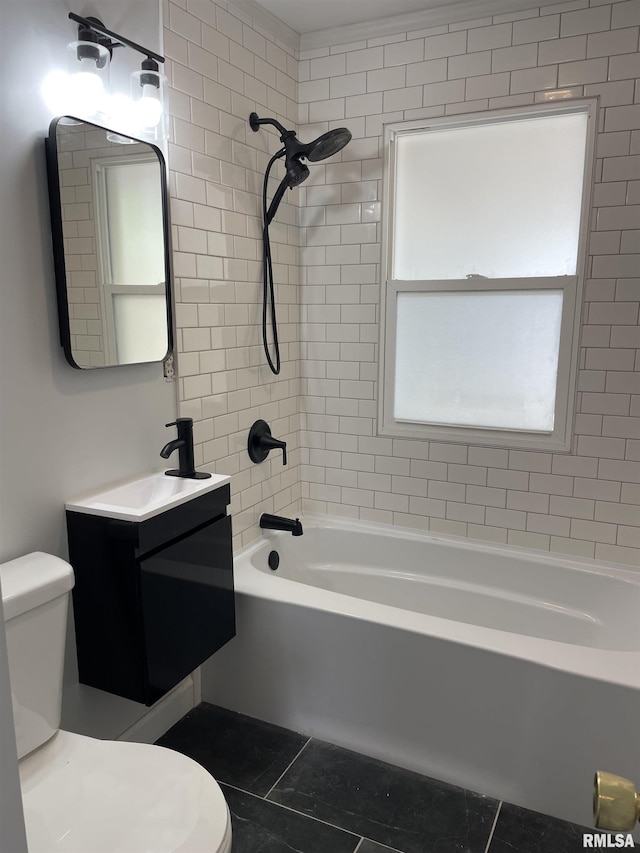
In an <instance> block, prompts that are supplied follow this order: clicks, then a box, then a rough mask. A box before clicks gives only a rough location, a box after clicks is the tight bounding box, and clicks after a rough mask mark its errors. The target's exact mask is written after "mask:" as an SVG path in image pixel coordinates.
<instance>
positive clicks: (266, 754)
mask: <svg viewBox="0 0 640 853" xmlns="http://www.w3.org/2000/svg"><path fill="white" fill-rule="evenodd" d="M158 743H159V744H160V745H161V746H166V747H169V748H171V749H175V750H177V751H178V752H182V753H184V754H185V755H188V756H190V757H191V758H194V759H195V760H196V761H198V762H199V763H200V764H202V765H203V767H205V768H206V769H207V770H208V771H209V772H210V773H211V774H212V775H213V776H214V777H215V778H216V779H217V780H218V782H219V783H220V785H221V787H222V790H223V792H224V795H225V797H226V799H227V802H228V804H229V809H230V811H231V818H232V824H233V853H292V851H297V853H356V851H357V853H396V851H397V853H454V852H455V853H460V851H463V853H578V851H581V850H582V849H583V846H582V833H583V831H586V832H592V831H593V830H591V829H589V828H586V827H585V828H583V827H580V826H576V825H574V824H571V823H565V822H563V821H560V820H557V819H555V818H551V817H547V816H546V815H541V814H538V813H537V812H531V811H528V810H527V809H522V808H519V807H517V806H513V805H510V804H508V803H500V802H498V800H494V799H491V798H490V797H485V796H483V795H482V794H476V793H474V792H472V791H466V790H464V789H463V788H457V787H454V786H453V785H448V784H446V783H444V782H438V781H437V780H435V779H430V778H428V777H426V776H421V775H419V774H418V773H412V772H410V771H408V770H403V769H401V768H399V767H394V766H393V765H391V764H385V763H384V762H382V761H377V760H375V759H373V758H368V757H367V756H364V755H359V754H358V753H355V752H350V751H349V750H346V749H342V748H341V747H337V746H334V745H332V744H330V743H325V742H324V741H320V740H317V739H316V738H309V737H307V736H306V735H302V734H299V733H298V732H292V731H289V730H288V729H283V728H280V727H279V726H273V725H271V724H269V723H264V722H261V721H260V720H254V719H252V718H250V717H245V716H243V715H242V714H236V713H234V712H232V711H227V710H224V709H223V708H218V707H215V706H214V705H208V704H206V703H202V704H201V705H198V707H197V708H194V710H193V711H191V712H190V713H189V714H187V715H186V716H185V717H183V719H182V720H180V721H179V722H178V723H176V725H175V726H173V728H171V729H170V730H169V731H168V732H167V733H166V734H165V735H163V737H161V738H160V740H159V741H158Z"/></svg>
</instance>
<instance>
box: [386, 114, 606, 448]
mask: <svg viewBox="0 0 640 853" xmlns="http://www.w3.org/2000/svg"><path fill="white" fill-rule="evenodd" d="M595 110H596V105H595V102H594V101H579V102H572V103H571V104H567V103H556V104H545V105H541V106H540V107H528V108H522V109H518V110H501V111H497V112H492V113H489V114H487V113H484V114H482V115H471V116H457V117H449V118H445V119H437V120H429V121H426V120H423V121H418V122H403V123H399V124H392V125H388V126H387V127H386V129H385V151H386V159H385V207H384V214H383V216H384V219H383V230H384V235H385V236H384V238H383V255H384V257H383V270H385V271H386V275H384V278H385V279H386V281H383V295H382V299H381V304H382V312H381V315H382V316H381V346H380V362H381V370H380V383H379V388H380V390H379V432H380V433H381V434H383V435H394V436H403V437H405V436H408V437H419V438H420V437H421V438H431V439H437V440H443V441H447V440H448V441H459V442H465V443H477V444H487V445H495V446H503V447H519V448H526V449H533V450H538V449H549V450H567V449H568V448H569V442H570V436H571V419H572V412H573V399H574V384H575V374H576V359H577V345H578V332H579V326H580V304H581V282H582V276H583V269H582V268H583V262H584V255H585V254H586V238H587V225H588V212H589V190H590V186H591V182H592V170H593V141H594V137H595V127H594V125H595Z"/></svg>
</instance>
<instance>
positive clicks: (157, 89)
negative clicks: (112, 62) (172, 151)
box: [131, 70, 167, 140]
mask: <svg viewBox="0 0 640 853" xmlns="http://www.w3.org/2000/svg"><path fill="white" fill-rule="evenodd" d="M165 82H166V78H165V77H164V75H163V74H160V73H159V72H158V71H149V70H142V71H134V72H133V74H132V75H131V100H132V102H133V104H134V114H135V116H136V121H137V123H138V132H139V134H140V135H141V136H142V137H143V138H144V139H150V140H154V139H158V140H159V139H166V136H167V134H166V127H165V121H166V109H165Z"/></svg>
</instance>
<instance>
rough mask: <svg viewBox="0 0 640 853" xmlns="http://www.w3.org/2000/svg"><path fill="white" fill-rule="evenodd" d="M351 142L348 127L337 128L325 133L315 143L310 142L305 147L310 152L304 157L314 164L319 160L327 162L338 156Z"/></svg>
mask: <svg viewBox="0 0 640 853" xmlns="http://www.w3.org/2000/svg"><path fill="white" fill-rule="evenodd" d="M350 141H351V131H350V130H347V128H346V127H336V128H334V130H329V131H327V132H326V133H323V134H322V136H319V137H318V138H317V139H315V140H314V141H313V142H309V143H308V144H307V145H306V146H305V148H308V149H309V151H308V153H307V154H304V155H303V156H305V157H306V158H307V160H310V161H311V162H312V163H317V162H318V161H319V160H326V159H327V157H331V156H333V155H334V154H337V153H338V151H341V150H342V149H343V148H344V146H345V145H346V144H347V143H348V142H350Z"/></svg>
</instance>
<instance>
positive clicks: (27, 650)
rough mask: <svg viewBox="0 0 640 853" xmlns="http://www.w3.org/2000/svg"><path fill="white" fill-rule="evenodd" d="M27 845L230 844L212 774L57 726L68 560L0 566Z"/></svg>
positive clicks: (201, 848)
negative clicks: (66, 561)
mask: <svg viewBox="0 0 640 853" xmlns="http://www.w3.org/2000/svg"><path fill="white" fill-rule="evenodd" d="M0 584H1V586H2V600H3V605H4V611H5V624H6V631H7V647H8V654H9V675H10V679H11V693H12V700H13V708H14V722H15V727H16V741H17V745H18V757H19V759H20V761H19V772H20V783H21V789H22V801H23V807H24V815H25V825H26V831H27V843H28V848H29V853H178V851H179V853H230V850H231V819H230V815H229V810H228V808H227V804H226V802H225V799H224V796H223V794H222V791H221V790H220V787H219V786H218V784H217V782H216V781H215V780H214V779H213V777H212V776H210V774H209V773H207V771H206V770H205V769H204V768H203V767H201V766H200V765H199V764H197V763H196V762H195V761H193V760H192V759H190V758H187V757H186V756H184V755H181V754H180V753H177V752H174V751H172V750H169V749H164V748H163V747H159V746H151V745H149V744H140V743H128V742H124V741H106V740H98V739H96V738H89V737H85V736H84V735H78V734H73V733H71V732H66V731H63V730H61V729H59V727H58V726H59V722H60V705H61V696H62V662H63V655H64V638H65V630H66V613H67V601H68V596H69V591H70V589H71V587H72V585H73V573H72V570H71V567H70V566H69V565H68V564H67V563H65V562H64V561H62V560H59V559H58V558H57V557H52V556H50V555H48V554H42V553H35V554H29V555H28V556H26V557H21V558H19V559H18V560H12V561H11V562H10V563H4V564H2V565H0Z"/></svg>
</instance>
